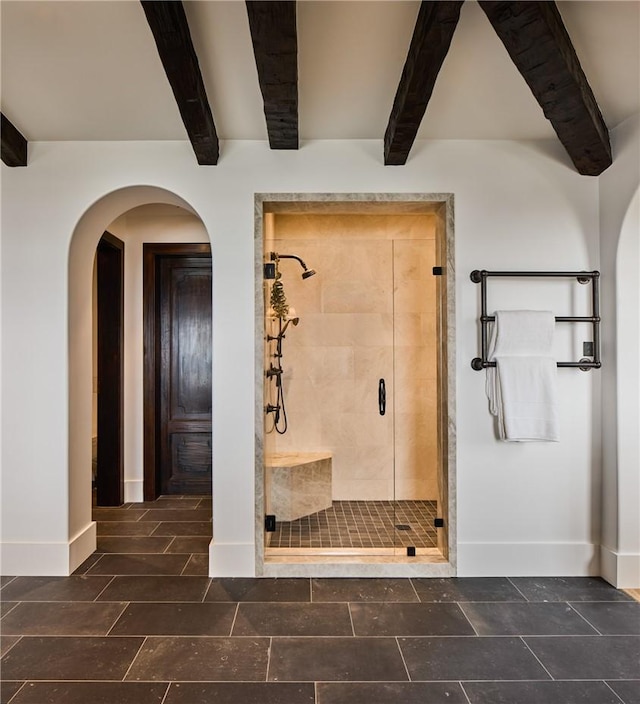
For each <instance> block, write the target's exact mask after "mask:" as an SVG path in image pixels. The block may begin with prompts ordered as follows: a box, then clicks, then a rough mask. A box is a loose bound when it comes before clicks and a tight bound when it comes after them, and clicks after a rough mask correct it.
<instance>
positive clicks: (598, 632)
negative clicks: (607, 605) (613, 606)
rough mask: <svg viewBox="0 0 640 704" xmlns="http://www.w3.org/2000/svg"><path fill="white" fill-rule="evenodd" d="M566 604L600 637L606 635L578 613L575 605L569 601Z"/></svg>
mask: <svg viewBox="0 0 640 704" xmlns="http://www.w3.org/2000/svg"><path fill="white" fill-rule="evenodd" d="M619 603H624V602H619ZM566 604H567V606H568V607H569V608H570V609H571V610H572V611H573V612H574V613H576V614H578V616H580V618H581V619H582V620H583V621H585V622H586V623H588V624H589V625H590V626H591V628H593V630H594V631H595V632H596V633H597V634H598V635H599V636H601V635H604V634H603V633H601V632H600V630H599V629H597V628H596V627H595V626H594V625H593V624H592V623H591V621H589V619H588V618H587V617H586V616H583V615H582V614H581V613H580V612H579V611H578V609H576V608H575V607H574V605H573V604H572V603H571V602H569V601H567V602H566Z"/></svg>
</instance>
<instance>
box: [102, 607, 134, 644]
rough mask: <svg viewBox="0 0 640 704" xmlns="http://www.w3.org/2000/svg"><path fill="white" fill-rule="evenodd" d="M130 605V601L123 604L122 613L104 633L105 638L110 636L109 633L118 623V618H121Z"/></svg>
mask: <svg viewBox="0 0 640 704" xmlns="http://www.w3.org/2000/svg"><path fill="white" fill-rule="evenodd" d="M106 603H109V602H106ZM130 604H131V602H130V601H126V602H124V608H123V609H122V611H121V612H120V613H119V614H118V615H117V616H116V619H115V621H114V622H113V623H112V624H111V628H109V630H108V631H107V632H106V633H105V637H108V636H110V635H111V631H112V630H113V629H114V628H115V626H116V623H118V621H119V620H120V618H121V617H122V614H123V613H124V612H125V611H126V610H127V609H128V608H129V606H130Z"/></svg>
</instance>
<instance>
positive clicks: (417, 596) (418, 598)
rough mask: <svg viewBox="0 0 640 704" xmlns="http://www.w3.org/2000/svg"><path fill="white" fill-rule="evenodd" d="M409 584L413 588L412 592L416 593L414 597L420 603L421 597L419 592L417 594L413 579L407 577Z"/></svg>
mask: <svg viewBox="0 0 640 704" xmlns="http://www.w3.org/2000/svg"><path fill="white" fill-rule="evenodd" d="M409 584H410V585H411V589H413V593H414V594H415V595H416V599H417V600H418V602H419V603H422V599H421V598H420V594H418V590H417V589H416V585H415V584H414V583H413V579H411V578H409Z"/></svg>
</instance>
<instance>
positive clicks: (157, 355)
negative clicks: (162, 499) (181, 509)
mask: <svg viewBox="0 0 640 704" xmlns="http://www.w3.org/2000/svg"><path fill="white" fill-rule="evenodd" d="M210 256H211V245H209V244H204V243H197V242H194V243H171V244H158V243H145V244H143V248H142V295H143V314H142V328H143V344H144V361H143V406H144V412H143V435H144V442H143V453H144V459H143V473H144V484H143V492H144V494H143V496H144V500H145V501H155V500H156V499H157V498H158V496H159V494H160V486H161V484H160V462H159V458H160V450H159V443H160V364H161V360H162V355H161V349H160V334H159V332H160V315H159V314H160V301H159V296H158V288H159V284H160V260H161V259H162V258H163V257H185V258H186V257H210Z"/></svg>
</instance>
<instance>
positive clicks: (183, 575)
mask: <svg viewBox="0 0 640 704" xmlns="http://www.w3.org/2000/svg"><path fill="white" fill-rule="evenodd" d="M192 557H193V553H191V555H189V559H188V560H187V561H186V562H185V563H184V567H183V568H182V570H181V571H180V574H179V575H178V576H179V577H185V576H186V575H185V573H184V571H185V570H186V569H187V567H188V566H189V563H190V562H191V558H192Z"/></svg>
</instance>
